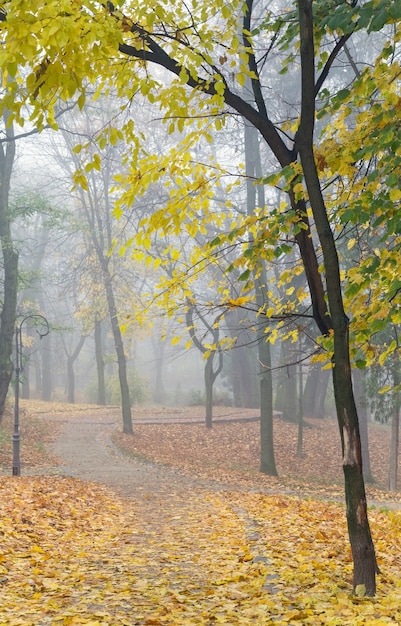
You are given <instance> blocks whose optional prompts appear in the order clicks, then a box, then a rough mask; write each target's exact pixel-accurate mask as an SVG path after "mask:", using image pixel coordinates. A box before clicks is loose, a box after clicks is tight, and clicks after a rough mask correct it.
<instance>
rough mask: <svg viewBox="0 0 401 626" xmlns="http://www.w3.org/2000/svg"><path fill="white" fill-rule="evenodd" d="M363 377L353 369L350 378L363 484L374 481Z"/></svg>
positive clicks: (362, 373) (360, 372)
mask: <svg viewBox="0 0 401 626" xmlns="http://www.w3.org/2000/svg"><path fill="white" fill-rule="evenodd" d="M363 375H364V372H363V371H362V370H360V369H358V368H357V369H354V372H353V377H352V378H353V382H354V395H355V403H356V407H357V412H358V417H359V427H360V431H361V448H362V468H363V477H364V479H365V482H368V483H373V482H374V479H373V475H372V470H371V466H370V454H369V432H368V410H367V403H366V398H365V395H366V394H365V390H364V387H363Z"/></svg>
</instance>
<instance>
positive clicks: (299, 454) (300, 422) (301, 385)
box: [297, 363, 304, 459]
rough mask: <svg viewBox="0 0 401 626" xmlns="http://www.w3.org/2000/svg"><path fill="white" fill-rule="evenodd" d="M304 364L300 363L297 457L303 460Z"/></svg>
mask: <svg viewBox="0 0 401 626" xmlns="http://www.w3.org/2000/svg"><path fill="white" fill-rule="evenodd" d="M302 367H303V365H302V363H299V366H298V368H299V373H298V381H299V394H298V441H297V457H298V458H299V459H302V457H303V439H304V403H303V396H304V380H303V378H304V377H303V370H302Z"/></svg>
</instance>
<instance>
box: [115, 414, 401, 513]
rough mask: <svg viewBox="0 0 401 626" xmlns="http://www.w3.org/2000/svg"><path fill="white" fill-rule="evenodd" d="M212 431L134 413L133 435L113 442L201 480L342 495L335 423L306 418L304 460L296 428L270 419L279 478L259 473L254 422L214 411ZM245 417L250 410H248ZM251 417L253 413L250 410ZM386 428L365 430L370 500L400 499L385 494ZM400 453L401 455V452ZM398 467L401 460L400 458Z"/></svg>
mask: <svg viewBox="0 0 401 626" xmlns="http://www.w3.org/2000/svg"><path fill="white" fill-rule="evenodd" d="M203 411H204V409H200V408H198V407H188V408H186V409H185V411H184V410H183V412H184V413H185V415H186V416H187V418H189V417H191V416H194V415H198V416H201V415H202V414H203ZM216 413H217V416H218V417H219V419H220V420H221V421H216V423H215V425H214V426H213V428H212V429H206V428H205V426H204V425H203V424H194V423H193V424H190V423H186V424H172V423H164V424H163V423H158V424H142V423H141V417H142V418H143V415H147V417H148V418H150V416H151V414H152V411H151V410H150V411H149V414H148V413H147V412H146V411H144V410H142V411H141V410H138V411H137V413H136V414H135V416H136V419H137V424H135V426H134V428H135V436H134V437H129V436H126V435H123V434H122V433H120V432H116V434H115V437H114V440H115V442H116V443H117V445H118V446H119V447H120V448H121V449H123V450H124V451H125V452H126V453H127V454H131V455H133V456H138V457H140V458H142V457H143V458H146V459H150V460H152V461H155V462H158V463H163V464H167V465H171V466H174V467H177V468H180V470H181V471H184V472H190V473H196V474H197V475H200V476H203V477H205V478H211V477H212V478H214V479H218V480H222V481H228V482H232V481H234V482H236V483H239V482H240V483H243V484H245V485H246V484H249V483H250V484H252V485H257V486H258V487H259V488H264V489H271V490H274V491H277V490H280V491H281V492H282V491H283V490H284V491H288V490H290V491H291V492H300V493H302V494H305V493H308V494H319V493H321V494H322V495H323V496H327V495H328V494H331V495H332V496H340V497H341V498H342V497H343V476H342V465H341V453H340V436H339V432H338V426H337V423H336V421H335V420H319V419H308V420H307V421H306V425H305V427H304V437H303V456H302V458H298V457H297V456H296V450H297V437H298V430H297V426H296V425H295V424H291V423H288V422H284V421H283V420H281V419H279V418H276V419H275V420H274V442H275V457H276V465H277V470H278V474H279V478H278V479H272V478H270V477H266V476H264V475H262V474H260V472H259V460H260V436H259V424H258V423H257V422H246V421H244V422H242V423H241V422H235V421H224V420H223V417H230V416H231V417H236V416H237V415H239V411H238V410H235V409H230V408H228V409H227V408H225V409H223V408H220V407H219V408H217V409H216ZM248 413H249V411H248ZM253 414H255V412H254V411H253ZM389 446H390V429H389V428H388V427H384V426H381V425H378V424H372V425H370V426H369V447H370V457H371V466H372V473H373V476H374V481H375V482H374V484H373V485H371V486H370V485H368V486H367V488H368V492H369V494H370V495H371V497H372V498H374V499H375V500H376V499H378V500H393V499H395V500H396V501H398V500H399V497H400V494H399V493H397V494H389V493H388V492H387V490H386V484H387V476H388V453H389ZM400 455H401V451H400ZM399 463H400V467H401V456H400V460H399Z"/></svg>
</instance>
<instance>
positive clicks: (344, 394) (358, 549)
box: [298, 0, 378, 596]
mask: <svg viewBox="0 0 401 626" xmlns="http://www.w3.org/2000/svg"><path fill="white" fill-rule="evenodd" d="M298 6H299V24H300V44H301V45H300V51H301V70H302V105H301V123H300V128H299V131H298V148H299V152H300V156H301V163H302V169H303V173H304V177H305V182H306V186H307V189H308V194H309V201H310V205H311V209H312V213H313V217H314V220H315V225H316V230H317V233H318V237H319V241H320V244H321V247H322V253H323V261H324V268H325V278H326V287H327V297H328V306H329V311H330V317H331V322H332V328H333V334H334V347H333V387H334V397H335V402H336V410H337V419H338V424H339V429H340V436H341V443H342V453H343V470H344V480H345V500H346V509H347V524H348V534H349V539H350V544H351V551H352V558H353V563H354V578H353V589H354V591H355V590H356V588H357V587H358V588H359V590H360V591H361V593H366V594H367V595H369V596H373V595H375V593H376V573H377V571H378V568H377V563H376V556H375V550H374V546H373V541H372V537H371V533H370V527H369V522H368V515H367V505H366V493H365V483H364V479H363V472H362V450H361V439H360V432H359V423H358V415H357V411H356V406H355V400H354V394H353V388H352V377H351V364H350V356H349V320H348V318H347V316H346V315H345V311H344V306H343V297H342V290H341V280H340V267H339V261H338V256H337V250H336V244H335V240H334V237H333V233H332V231H331V227H330V223H329V220H328V216H327V211H326V207H325V204H324V199H323V195H322V191H321V187H320V181H319V177H318V173H317V169H316V165H315V159H314V151H313V132H314V119H315V95H314V94H315V62H314V61H315V53H314V41H313V15H312V2H311V0H298Z"/></svg>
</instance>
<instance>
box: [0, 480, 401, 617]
mask: <svg viewBox="0 0 401 626" xmlns="http://www.w3.org/2000/svg"><path fill="white" fill-rule="evenodd" d="M187 471H189V470H188V469H187ZM198 484H199V483H196V486H195V484H194V487H193V489H190V488H188V489H183V488H182V485H181V484H178V483H177V484H174V483H173V484H169V485H166V487H165V489H164V490H161V491H160V492H158V493H155V494H152V493H148V492H146V490H143V491H142V492H140V491H139V492H138V493H137V494H136V495H133V496H132V497H130V498H121V497H120V496H117V495H116V493H115V492H114V491H112V490H111V489H108V488H106V487H101V486H100V485H98V484H96V483H90V482H84V481H81V480H79V479H72V478H62V477H59V476H34V477H33V476H23V477H21V478H15V477H2V478H0V535H1V539H2V541H1V544H0V546H1V547H0V585H1V599H0V626H3V625H4V626H6V625H7V626H20V625H21V626H22V625H24V626H26V625H31V624H32V626H33V625H35V626H42V625H43V626H46V625H55V626H57V625H59V624H60V625H67V626H68V625H69V624H71V625H74V624H78V625H82V626H84V625H85V624H89V625H92V626H96V625H98V624H108V625H110V626H119V625H122V626H124V625H130V626H135V625H138V626H139V625H148V626H151V625H162V624H168V625H171V626H173V625H176V626H180V625H182V626H185V625H188V626H189V625H192V624H194V625H195V624H203V625H205V626H211V625H213V624H226V625H233V626H235V625H248V624H249V625H250V624H256V625H257V626H258V625H260V626H262V625H263V626H264V625H266V624H313V625H314V624H333V625H336V624H338V625H339V626H340V625H341V626H343V625H350V626H351V625H352V626H358V625H359V624H369V625H371V626H374V625H380V624H398V623H400V622H401V579H400V574H399V572H400V564H401V541H400V529H401V515H400V512H399V511H390V510H384V509H375V510H372V511H370V518H371V523H372V531H373V535H374V540H375V543H376V549H377V554H378V561H379V564H380V568H381V570H382V572H383V574H382V575H381V576H379V580H378V595H377V597H376V598H374V599H366V598H356V597H354V596H352V595H351V578H352V563H351V556H350V553H349V547H348V542H347V536H346V527H345V516H344V510H343V506H342V504H340V503H336V502H327V501H318V500H316V499H315V498H300V497H296V496H288V495H279V494H274V495H269V494H266V493H261V492H259V491H258V489H257V486H258V485H257V484H256V487H255V485H254V488H253V489H251V488H248V487H250V484H248V487H244V484H241V485H240V487H239V488H238V489H237V490H226V489H222V490H220V491H218V492H214V491H213V490H212V489H208V488H200V487H199V486H198Z"/></svg>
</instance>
